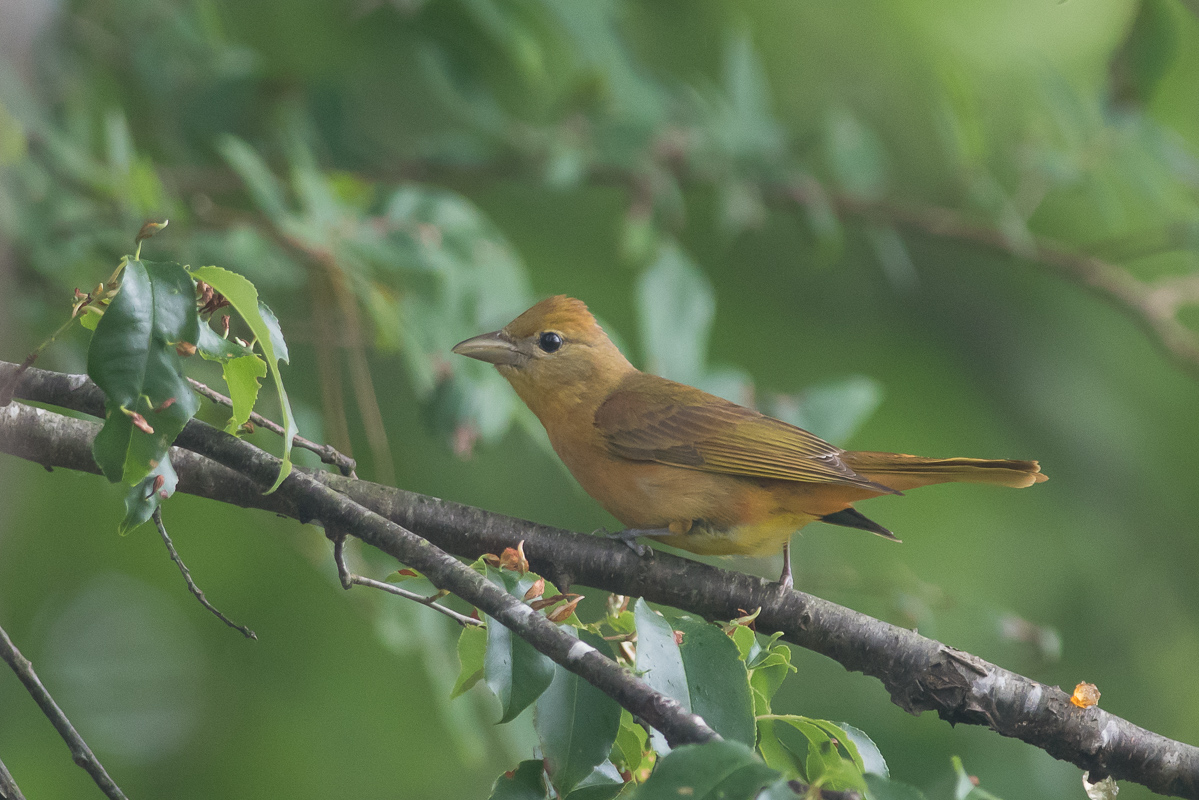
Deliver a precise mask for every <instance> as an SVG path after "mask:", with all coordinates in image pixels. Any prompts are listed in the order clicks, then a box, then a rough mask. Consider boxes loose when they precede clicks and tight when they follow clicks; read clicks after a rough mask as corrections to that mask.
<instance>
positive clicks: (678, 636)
mask: <svg viewBox="0 0 1199 800" xmlns="http://www.w3.org/2000/svg"><path fill="white" fill-rule="evenodd" d="M674 643H675V644H682V643H683V632H682V631H674Z"/></svg>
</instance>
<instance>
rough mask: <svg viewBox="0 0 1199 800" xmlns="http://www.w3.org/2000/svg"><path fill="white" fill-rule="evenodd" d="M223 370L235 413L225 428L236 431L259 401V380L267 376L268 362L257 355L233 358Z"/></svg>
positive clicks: (230, 431) (244, 422)
mask: <svg viewBox="0 0 1199 800" xmlns="http://www.w3.org/2000/svg"><path fill="white" fill-rule="evenodd" d="M222 371H223V374H224V377H225V384H226V385H227V386H228V387H229V399H230V400H232V401H233V415H232V416H230V417H229V422H227V423H226V424H225V430H226V431H228V432H229V433H236V432H237V429H238V428H240V427H241V426H242V425H245V424H246V422H247V421H248V420H249V419H250V412H251V411H253V410H254V403H256V402H257V401H258V388H259V384H258V382H259V381H260V380H262V379H263V378H265V377H266V362H265V361H263V360H262V359H261V358H259V357H258V356H256V355H248V356H242V357H241V358H231V359H229V360H228V361H226V362H225V364H224V366H223V367H222Z"/></svg>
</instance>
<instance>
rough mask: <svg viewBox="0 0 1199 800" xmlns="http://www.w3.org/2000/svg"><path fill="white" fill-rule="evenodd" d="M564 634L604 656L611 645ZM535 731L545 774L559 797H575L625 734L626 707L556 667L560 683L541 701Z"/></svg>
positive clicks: (584, 635) (591, 636) (596, 638)
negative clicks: (621, 731) (622, 720)
mask: <svg viewBox="0 0 1199 800" xmlns="http://www.w3.org/2000/svg"><path fill="white" fill-rule="evenodd" d="M562 629H563V630H565V631H567V632H568V633H570V634H572V635H575V636H578V638H579V639H580V640H581V641H583V642H584V643H586V644H588V645H590V646H591V647H594V648H596V649H597V650H599V651H600V652H601V653H602V652H606V651H607V650H608V645H607V643H606V642H605V641H604V640H603V639H601V638H600V637H599V636H597V635H595V634H594V633H591V632H590V631H587V630H581V631H575V630H574V629H573V628H572V627H570V626H567V625H564V626H562ZM533 726H534V728H535V729H536V731H537V737H538V739H540V741H541V752H542V754H543V755H544V757H545V769H546V772H548V773H549V776H550V782H551V783H552V784H553V785H554V788H555V789H557V790H558V794H561V795H565V794H566V793H568V792H570V790H571V789H573V788H574V787H575V786H576V785H578V784H579V782H580V781H582V780H583V779H584V778H586V777H587V776H588V775H590V774H591V772H592V771H593V770H594V769H595V768H596V767H597V766H599V765H600V764H603V763H604V762H605V761H607V759H608V754H609V753H611V752H612V744H613V742H615V741H616V733H617V731H618V730H619V729H620V706H619V705H618V704H617V703H616V701H615V700H613V699H612V698H611V697H609V696H608V695H606V694H604V693H603V692H601V691H600V690H599V689H597V688H595V687H594V686H592V685H591V684H590V683H588V682H587V681H585V680H583V679H582V678H580V677H579V676H578V675H576V674H575V673H573V672H571V671H570V670H568V669H566V668H565V667H562V666H561V665H558V664H555V665H554V679H553V682H552V683H551V684H550V686H549V688H548V689H546V690H545V692H543V693H542V695H541V696H540V697H539V698H537V706H536V708H535V710H534V715H533Z"/></svg>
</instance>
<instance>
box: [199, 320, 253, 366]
mask: <svg viewBox="0 0 1199 800" xmlns="http://www.w3.org/2000/svg"><path fill="white" fill-rule="evenodd" d="M196 352H197V353H199V354H200V356H201V358H203V359H204V360H205V361H220V362H224V361H228V360H229V359H231V358H241V357H243V356H248V355H252V354H253V352H254V351H253V350H251V349H250V348H248V347H242V346H241V345H240V344H238V343H237V342H235V341H233V340H232V339H226V338H224V337H221V336H218V335H217V332H216V331H214V330H213V329H212V328H211V326H209V325H208V324H207V323H204V322H201V323H200V336H199V339H198V340H197V341H196Z"/></svg>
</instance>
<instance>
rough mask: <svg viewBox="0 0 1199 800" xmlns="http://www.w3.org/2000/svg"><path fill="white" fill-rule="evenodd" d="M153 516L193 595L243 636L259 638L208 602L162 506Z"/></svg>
mask: <svg viewBox="0 0 1199 800" xmlns="http://www.w3.org/2000/svg"><path fill="white" fill-rule="evenodd" d="M152 516H153V518H154V524H155V525H157V526H158V534H159V535H160V536H161V537H162V541H163V543H164V544H166V546H167V552H168V553H170V554H171V560H172V561H174V562H175V564H176V565H177V566H178V567H179V571H180V572H182V573H183V580H185V581H187V588H188V589H189V590H190V591H191V593H192V594H193V595H195V597H196V599H197V600H199V601H200V605H202V606H204V607H205V608H207V609H208V610H209V611H211V612H212V613H213V615H214V616H215V617H216V618H217V619H219V620H220V621H221V622H223V623H225V624H226V625H228V626H229V627H230V628H234V629H235V630H239V631H241V633H242V636H245V637H246V638H247V639H257V638H258V634H256V633H254V631H252V630H250V629H249V628H247V627H246V626H245V625H238V624H237V623H236V622H234V621H233V620H231V619H229V618H228V617H226V616H225V615H224V614H222V613H221V612H220V609H218V608H217V607H216V606H214V605H213V604H212V603H210V602H208V598H206V597H205V596H204V592H203V591H201V590H200V587H199V586H197V585H196V582H195V581H194V580H192V574H191V570H189V569H188V568H187V565H186V564H184V563H183V559H181V558H180V557H179V554H178V553H177V552H175V545H174V544H172V543H171V537H170V535H169V534H168V533H167V526H166V525H164V524H163V522H162V506H159V507H158V508H156V509H154V514H153V515H152Z"/></svg>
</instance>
